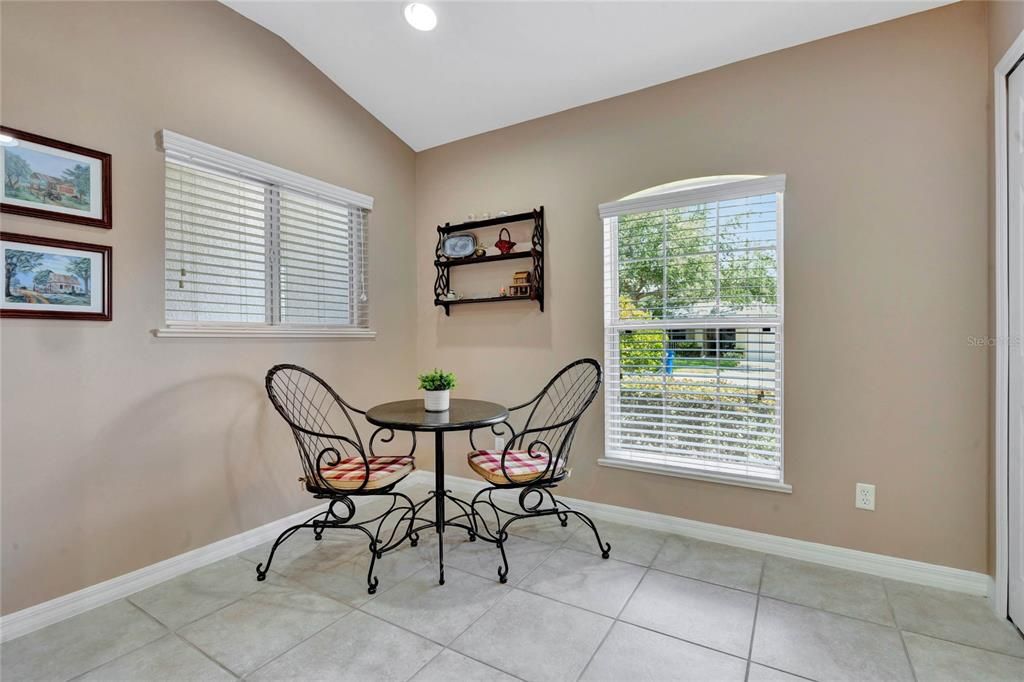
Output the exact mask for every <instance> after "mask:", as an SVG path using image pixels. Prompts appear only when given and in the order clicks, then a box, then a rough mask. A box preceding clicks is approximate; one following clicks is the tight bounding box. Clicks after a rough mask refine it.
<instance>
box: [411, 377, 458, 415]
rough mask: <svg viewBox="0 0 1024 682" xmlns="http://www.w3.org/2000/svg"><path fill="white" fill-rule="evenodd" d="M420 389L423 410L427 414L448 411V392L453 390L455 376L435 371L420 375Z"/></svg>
mask: <svg viewBox="0 0 1024 682" xmlns="http://www.w3.org/2000/svg"><path fill="white" fill-rule="evenodd" d="M419 379H420V388H422V389H423V390H424V391H425V393H424V395H423V409H424V410H426V411H427V412H444V411H446V410H447V409H448V405H449V400H450V393H449V392H450V391H451V390H452V389H453V388H455V375H454V374H452V373H451V372H445V371H442V370H440V369H435V370H434V371H433V372H427V373H426V374H421V375H420V376H419Z"/></svg>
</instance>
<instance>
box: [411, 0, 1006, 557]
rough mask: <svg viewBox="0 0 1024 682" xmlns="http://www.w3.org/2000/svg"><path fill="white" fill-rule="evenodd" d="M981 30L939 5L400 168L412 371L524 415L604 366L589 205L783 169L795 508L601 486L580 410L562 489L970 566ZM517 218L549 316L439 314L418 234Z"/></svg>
mask: <svg viewBox="0 0 1024 682" xmlns="http://www.w3.org/2000/svg"><path fill="white" fill-rule="evenodd" d="M986 22H987V12H986V7H985V5H983V4H977V3H965V4H958V5H953V6H949V7H945V8H941V9H938V10H934V11H931V12H926V13H922V14H918V15H914V16H911V17H907V18H904V19H901V20H897V21H893V22H889V23H886V24H881V25H878V26H874V27H869V28H866V29H863V30H859V31H855V32H852V33H847V34H843V35H840V36H836V37H833V38H828V39H825V40H821V41H818V42H815V43H811V44H807V45H803V46H799V47H795V48H792V49H788V50H784V51H781V52H777V53H774V54H769V55H765V56H762V57H758V58H756V59H751V60H748V61H745V62H741V63H738V64H733V65H730V66H726V67H723V68H720V69H716V70H714V71H710V72H707V73H703V74H699V75H696V76H692V77H689V78H685V79H682V80H678V81H675V82H672V83H668V84H665V85H662V86H658V87H654V88H650V89H648V90H644V91H641V92H637V93H634V94H630V95H625V96H622V97H617V98H614V99H611V100H606V101H603V102H598V103H595V104H591V105H587V106H584V107H581V108H578V109H573V110H570V111H567V112H563V113H560V114H556V115H553V116H548V117H546V118H542V119H539V120H535V121H531V122H528V123H524V124H521V125H517V126H514V127H510V128H506V129H503V130H499V131H496V132H492V133H488V134H485V135H481V136H477V137H474V138H470V139H468V140H464V141H460V142H456V143H452V144H448V145H445V146H442V147H439V148H435V149H432V150H429V151H426V152H423V153H421V154H418V155H417V158H416V229H417V242H418V248H417V254H416V257H417V259H418V260H417V263H418V272H419V275H418V279H417V283H418V292H417V300H416V304H417V311H418V336H417V338H418V344H417V353H416V359H417V363H418V365H419V367H433V366H442V367H445V368H446V369H450V370H454V371H456V372H457V373H458V374H459V375H460V379H461V380H462V383H461V385H460V387H459V389H458V391H457V392H458V394H459V395H460V396H478V397H491V398H495V399H498V400H506V401H516V400H519V399H521V398H525V397H528V396H529V395H531V394H532V393H533V391H535V390H536V389H537V388H539V386H540V385H541V383H542V381H543V380H544V379H545V378H546V377H547V376H548V375H549V374H550V373H551V372H552V371H553V370H555V369H556V368H557V367H559V366H560V365H561V364H562V363H565V362H567V361H569V360H571V359H573V358H576V357H579V356H585V355H589V356H593V357H598V358H600V357H601V352H602V351H601V347H602V316H601V305H602V298H601V287H602V243H601V223H600V221H599V219H598V217H597V205H598V204H599V203H600V202H604V201H610V200H614V199H618V198H620V197H622V196H624V195H626V194H629V193H631V192H634V191H636V190H639V189H643V188H646V187H651V186H653V185H658V184H661V183H665V182H669V181H672V180H677V179H682V178H689V177H697V176H705V175H717V174H730V173H759V174H771V173H785V174H787V176H788V182H787V192H786V253H785V260H786V316H787V317H786V343H787V345H786V397H785V420H786V431H785V442H786V452H785V456H786V478H787V482H789V483H791V484H792V486H793V493H792V495H785V494H780V493H772V492H765V491H757V490H750V489H744V488H737V487H732V486H724V485H717V484H713V483H703V482H697V481H691V480H685V479H679V478H670V477H665V476H657V475H651V474H642V473H634V472H626V471H621V470H616V469H608V468H603V467H598V466H597V465H596V463H595V460H596V459H597V457H599V456H600V455H601V452H602V446H603V435H602V409H603V406H602V405H601V404H600V403H598V404H597V405H596V406H595V408H594V409H593V410H592V411H591V412H590V414H588V415H587V416H586V417H585V421H584V423H583V425H582V428H581V433H580V434H579V436H578V437H577V440H576V444H575V449H574V455H573V456H574V462H575V467H574V472H573V477H572V479H571V480H570V481H569V483H567V484H566V485H565V486H564V492H565V494H567V495H571V496H576V497H581V498H586V499H590V500H597V501H601V502H606V503H610V504H616V505H624V506H628V507H636V508H639V509H645V510H650V511H653V512H660V513H665V514H672V515H677V516H682V517H687V518H691V519H698V520H701V521H708V522H713V523H719V524H725V525H728V526H735V527H739V528H747V529H752V530H756V531H763V532H768V533H774V534H779V535H784V536H789V537H794V538H800V539H804V540H811V541H816V542H823V543H827V544H833V545H841V546H845V547H852V548H855V549H861V550H867V551H871V552H880V553H883V554H889V555H895V556H900V557H907V558H911V559H918V560H922V561H927V562H933V563H938V564H944V565H948V566H954V567H957V568H963V569H969V570H975V571H984V570H986V565H987V538H988V513H987V504H988V483H987V471H988V453H989V445H990V438H989V429H988V407H987V405H988V392H989V374H988V371H987V370H988V357H987V352H986V351H985V350H984V349H981V348H972V347H970V346H969V345H968V337H969V336H972V335H973V336H980V335H984V334H986V333H987V330H988V328H989V314H988V309H987V307H986V301H987V297H988V293H989V279H988V264H989V251H988V241H987V239H986V238H985V236H984V235H985V234H986V233H987V221H988V202H987V196H988V188H987V172H986V171H987V163H988V153H987V147H986V143H987V121H988V113H987V111H986V100H987V97H988V92H989V85H988V73H989V71H988V63H989V57H988V39H987V30H988V28H987V25H986ZM538 204H543V205H544V206H545V209H546V212H547V219H548V232H547V240H548V251H547V257H546V263H547V283H548V305H547V308H546V312H544V313H543V314H541V313H539V312H538V311H537V310H536V306H534V305H530V304H527V303H509V304H502V305H480V306H472V307H468V306H467V307H464V308H456V309H453V311H452V315H451V317H447V318H446V317H444V315H443V313H442V312H441V311H440V309H437V308H435V307H434V306H433V305H432V292H431V284H432V282H433V274H432V271H433V268H432V265H431V262H430V261H431V258H432V255H431V254H432V250H433V245H434V240H435V238H436V233H435V231H434V229H433V228H434V225H435V224H437V223H443V222H444V221H446V220H451V221H459V220H461V219H463V218H464V216H465V215H466V214H468V213H480V212H482V211H491V212H493V211H496V210H501V209H507V210H521V209H525V208H529V207H531V206H536V205H538ZM481 267H483V266H481ZM487 267H490V266H487ZM494 268H495V269H494V271H493V272H492V273H491V274H492V275H493V277H494V278H495V279H494V280H491V281H492V282H494V281H498V279H500V278H501V277H502V273H504V272H506V270H507V269H503V268H499V267H498V266H497V265H495V266H494ZM467 276H468V275H467ZM455 277H456V279H455V288H456V289H457V290H459V291H461V292H464V293H474V292H479V291H481V290H482V288H483V287H484V286H485V284H484V282H483V281H482V280H479V279H473V280H468V279H466V278H465V277H463V273H462V272H458V273H456V275H455ZM460 278H461V279H460ZM452 470H453V473H462V474H465V473H466V469H465V466H464V464H460V466H459V467H452ZM857 481H864V482H870V483H875V484H876V485H877V486H878V509H877V511H875V512H873V513H872V512H865V511H859V510H855V509H854V507H853V492H854V484H855V483H856V482H857Z"/></svg>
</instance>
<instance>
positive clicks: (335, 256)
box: [164, 131, 372, 330]
mask: <svg viewBox="0 0 1024 682" xmlns="http://www.w3.org/2000/svg"><path fill="white" fill-rule="evenodd" d="M164 147H165V153H166V161H165V168H166V175H165V177H166V180H165V228H166V251H165V254H166V255H165V292H166V297H165V298H166V319H167V324H168V327H189V326H195V327H199V326H210V325H218V326H231V327H234V326H242V327H245V326H253V327H274V328H298V329H305V328H310V329H313V328H315V329H321V328H323V329H329V328H335V329H337V328H350V329H355V330H366V329H368V327H369V296H368V291H367V248H366V247H367V234H366V231H367V218H368V213H369V207H370V206H372V199H370V198H369V197H365V196H364V195H359V194H357V193H354V192H349V191H348V190H344V189H342V188H335V187H331V186H328V185H325V184H324V183H320V182H319V181H316V180H313V179H310V178H304V177H303V176H299V175H297V174H294V173H291V172H289V171H285V170H283V169H278V168H276V167H274V166H269V165H268V164H263V163H261V162H258V161H255V160H252V159H247V158H246V157H242V156H240V155H237V154H233V153H232V152H227V151H225V150H221V149H218V148H216V147H210V146H208V145H204V144H203V143H201V142H197V141H195V140H190V139H189V138H184V137H182V136H179V135H176V134H174V133H171V132H170V131H164Z"/></svg>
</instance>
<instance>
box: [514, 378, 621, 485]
mask: <svg viewBox="0 0 1024 682" xmlns="http://www.w3.org/2000/svg"><path fill="white" fill-rule="evenodd" d="M600 388H601V365H600V363H598V362H597V360H593V359H591V358H584V359H582V360H577V361H575V362H573V363H570V364H568V365H566V366H565V367H563V368H562V369H560V370H559V371H558V373H557V374H555V376H553V377H552V378H551V380H550V381H549V382H548V383H547V385H546V386H545V387H544V388H543V389H542V390H541V392H540V393H539V394H538V395H537V397H536V398H534V399H533V400H532V401H530V403H529V404H528V405H529V409H530V413H529V416H528V417H527V418H526V423H525V424H524V425H523V429H522V431H520V432H519V434H518V435H517V436H516V438H515V439H514V446H513V447H514V448H516V449H521V450H527V449H529V450H532V451H536V450H543V451H545V452H547V453H548V454H549V455H550V456H551V460H552V461H551V465H550V466H549V467H548V468H547V470H546V471H545V473H544V474H543V475H542V478H548V477H553V476H558V475H560V474H561V473H562V472H563V471H565V469H566V468H567V467H568V461H569V450H570V449H571V447H572V439H573V436H575V435H576V425H577V424H578V423H579V421H580V417H582V416H583V413H584V412H586V410H587V408H588V407H590V404H591V403H592V402H594V398H595V397H597V392H598V390H599V389H600Z"/></svg>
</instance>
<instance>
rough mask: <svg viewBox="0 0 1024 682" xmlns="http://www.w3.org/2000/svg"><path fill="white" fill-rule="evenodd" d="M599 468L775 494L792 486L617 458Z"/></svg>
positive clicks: (602, 462) (607, 459)
mask: <svg viewBox="0 0 1024 682" xmlns="http://www.w3.org/2000/svg"><path fill="white" fill-rule="evenodd" d="M597 463H598V464H600V465H601V466H605V467H612V468H613V469H627V470H629V471H642V472H644V473H648V474H661V475H663V476H676V477H678V478H690V479H693V480H695V481H707V482H709V483H724V484H726V485H736V486H740V487H743V488H756V489H758V490H770V491H772V492H776V493H787V494H788V493H792V492H793V486H791V485H788V484H786V483H782V482H777V481H759V480H757V479H752V478H742V477H739V476H729V475H727V474H716V473H713V472H704V471H696V470H694V469H688V468H683V467H678V466H672V465H670V464H649V463H645V462H635V461H630V460H628V459H622V458H619V457H602V458H600V459H598V460H597Z"/></svg>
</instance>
